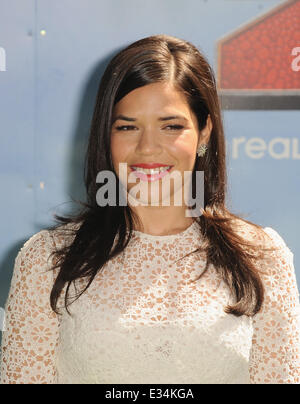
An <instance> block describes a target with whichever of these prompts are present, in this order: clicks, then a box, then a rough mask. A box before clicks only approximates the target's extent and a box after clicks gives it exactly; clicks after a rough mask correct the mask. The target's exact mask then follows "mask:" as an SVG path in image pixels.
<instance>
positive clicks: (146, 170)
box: [132, 166, 171, 175]
mask: <svg viewBox="0 0 300 404" xmlns="http://www.w3.org/2000/svg"><path fill="white" fill-rule="evenodd" d="M170 167H171V166H167V167H158V168H141V167H134V166H132V169H133V170H134V171H137V172H140V173H142V174H151V175H154V174H159V173H161V172H163V171H166V170H168V169H169V168H170Z"/></svg>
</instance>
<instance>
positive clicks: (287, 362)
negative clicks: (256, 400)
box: [249, 227, 300, 384]
mask: <svg viewBox="0 0 300 404" xmlns="http://www.w3.org/2000/svg"><path fill="white" fill-rule="evenodd" d="M264 230H265V232H266V233H267V234H268V235H269V236H270V237H271V239H272V241H273V243H275V245H276V246H278V250H277V251H274V252H271V253H270V256H269V258H268V259H267V260H265V261H264V262H263V263H262V266H263V271H264V272H265V275H263V280H264V284H265V289H266V294H265V301H264V304H263V307H262V310H261V311H260V312H259V313H257V314H256V315H255V316H254V317H253V328H254V333H253V341H252V349H251V354H250V363H249V371H250V380H251V383H252V384H299V383H300V304H299V291H298V287H297V282H296V275H295V268H294V263H293V253H292V252H291V251H290V249H289V248H288V247H287V246H286V244H285V242H284V240H283V239H282V238H281V236H280V235H279V234H278V233H277V232H276V231H275V230H274V229H272V228H270V227H266V228H265V229H264Z"/></svg>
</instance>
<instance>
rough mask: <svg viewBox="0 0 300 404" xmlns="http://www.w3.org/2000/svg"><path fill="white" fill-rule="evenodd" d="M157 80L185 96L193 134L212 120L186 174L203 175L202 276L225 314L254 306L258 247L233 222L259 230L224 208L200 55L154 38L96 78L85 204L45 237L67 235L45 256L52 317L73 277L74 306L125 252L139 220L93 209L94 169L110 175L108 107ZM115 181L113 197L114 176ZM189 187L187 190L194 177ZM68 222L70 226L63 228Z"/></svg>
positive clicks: (127, 212)
mask: <svg viewBox="0 0 300 404" xmlns="http://www.w3.org/2000/svg"><path fill="white" fill-rule="evenodd" d="M160 81H165V82H169V83H172V84H173V85H174V87H175V88H176V89H177V90H178V91H181V92H182V93H183V94H184V95H185V97H186V99H187V102H188V104H189V106H190V108H191V110H192V111H193V112H194V114H195V115H196V116H197V119H198V125H199V130H200V131H201V130H202V129H203V128H204V127H205V125H206V119H207V117H208V114H210V116H211V119H212V124H213V129H212V132H211V136H210V139H209V143H208V150H207V153H206V154H205V156H204V157H197V158H196V162H195V167H194V171H193V173H195V171H196V170H200V171H204V211H203V212H202V214H200V215H199V220H198V222H199V228H200V231H201V233H202V235H203V236H204V238H205V240H206V243H205V245H201V246H199V249H203V248H205V250H206V256H207V262H206V270H207V268H208V267H209V265H210V264H212V265H214V267H215V268H216V269H217V270H218V271H219V272H220V273H221V274H222V278H223V279H224V281H225V282H226V284H227V285H228V287H229V288H230V290H231V292H232V294H233V295H234V296H235V297H236V302H235V304H234V305H232V306H228V307H226V308H225V311H226V312H227V313H231V314H234V315H236V316H241V315H247V316H251V315H254V314H256V313H257V312H258V311H259V310H260V308H261V306H262V303H263V299H264V287H263V283H262V280H261V277H260V274H259V271H258V269H257V266H256V265H255V260H254V258H255V257H256V258H257V257H258V256H260V254H258V255H257V252H260V251H261V250H262V248H261V246H258V245H256V244H254V243H252V242H250V241H249V240H246V239H244V238H243V237H242V236H240V235H239V234H238V232H237V231H236V228H235V225H234V224H235V223H237V221H239V222H240V221H243V223H248V225H252V226H254V228H255V229H256V230H257V231H258V232H263V229H262V227H261V226H259V225H257V224H254V223H251V222H250V221H248V220H246V219H243V218H241V217H240V216H238V215H236V214H234V213H232V212H230V211H229V210H228V209H227V208H226V201H225V195H226V184H227V177H226V175H227V174H226V151H225V138H224V130H223V123H222V116H221V108H220V103H219V98H218V94H217V89H216V82H215V77H214V72H213V70H212V68H211V67H210V65H209V63H208V61H207V60H206V58H205V56H204V55H203V54H202V52H200V50H199V49H197V48H196V47H195V46H194V45H193V44H191V43H190V42H188V41H186V40H182V39H178V38H176V37H172V36H168V35H155V36H150V37H147V38H143V39H141V40H138V41H136V42H134V43H132V44H131V45H129V46H128V47H126V48H125V49H123V50H122V51H121V52H119V53H118V54H116V55H115V56H114V57H113V58H112V60H111V61H110V63H109V64H108V66H107V67H106V70H105V72H104V74H103V76H102V78H101V81H100V86H99V89H98V94H97V99H96V104H95V108H94V113H93V118H92V123H91V129H90V137H89V143H88V148H87V152H86V158H85V170H84V178H85V186H86V192H87V200H86V202H79V204H80V209H79V211H78V212H77V213H75V214H73V215H68V216H67V215H66V216H59V215H55V220H56V221H57V223H56V225H55V226H53V227H52V228H51V229H49V230H50V234H51V231H55V230H59V231H61V232H63V233H64V234H67V232H68V234H70V233H69V232H70V231H71V233H72V232H73V233H72V234H73V238H72V242H70V243H69V244H68V245H66V246H64V247H63V248H60V249H56V250H55V251H53V254H54V255H55V258H56V260H55V265H54V266H53V268H52V269H55V268H58V269H59V271H58V275H57V277H56V280H55V283H54V286H53V289H52V291H51V296H50V302H51V307H52V309H53V310H54V311H55V312H56V313H57V314H59V312H58V310H57V303H58V299H59V297H60V295H61V293H62V291H63V289H64V287H65V286H67V287H66V291H65V296H64V297H65V299H64V302H65V307H66V309H67V311H68V306H69V304H71V303H72V302H69V298H68V294H69V288H70V286H71V284H72V282H74V281H75V280H76V279H79V278H85V279H86V280H87V284H86V286H85V288H84V289H83V290H81V292H80V293H78V294H77V295H76V296H75V300H76V299H78V298H79V297H80V296H81V295H82V293H84V292H85V291H86V290H87V288H88V287H89V286H90V284H91V283H92V281H93V279H94V278H95V276H96V275H97V273H98V272H99V271H100V270H101V268H102V267H103V266H104V264H105V263H106V262H107V261H109V260H111V259H112V258H113V257H115V256H116V255H118V254H119V253H121V252H122V251H123V250H124V249H125V248H126V246H127V245H128V242H129V240H130V238H131V236H132V230H133V229H134V223H135V221H137V222H139V220H138V218H137V217H135V215H134V213H133V211H132V210H131V209H130V207H129V206H108V205H107V206H104V207H100V206H98V204H97V202H96V193H97V191H98V188H99V185H97V183H96V177H97V174H98V173H99V171H102V170H110V171H113V172H114V173H115V170H114V167H113V164H112V158H111V147H110V133H111V126H112V113H113V108H114V105H115V104H116V103H117V102H118V101H119V100H121V99H122V98H123V97H124V96H126V94H128V93H130V92H131V91H133V90H134V89H136V88H139V87H142V86H145V85H147V84H151V83H156V82H160ZM115 174H116V173H115ZM116 179H117V193H118V190H119V183H118V177H117V175H116ZM192 184H193V189H194V190H195V176H194V177H193V182H192ZM117 200H119V195H117ZM68 224H71V226H66V225H68ZM72 224H75V225H76V226H72ZM72 228H73V230H72ZM127 230H129V233H127ZM116 236H118V237H117V242H116V243H114V241H115V237H116ZM204 272H205V271H204ZM198 279H199V278H198ZM68 313H69V311H68ZM69 314H70V313H69Z"/></svg>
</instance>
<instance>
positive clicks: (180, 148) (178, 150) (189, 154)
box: [172, 138, 197, 168]
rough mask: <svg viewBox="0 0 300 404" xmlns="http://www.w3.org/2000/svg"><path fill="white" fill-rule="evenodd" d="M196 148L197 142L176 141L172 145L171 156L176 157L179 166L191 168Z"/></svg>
mask: <svg viewBox="0 0 300 404" xmlns="http://www.w3.org/2000/svg"><path fill="white" fill-rule="evenodd" d="M196 148H197V140H196V141H194V139H193V140H191V139H190V138H189V139H187V138H185V139H184V138H183V139H178V141H177V142H175V143H174V144H173V145H172V154H173V155H175V156H177V157H178V160H179V161H180V165H181V166H184V167H189V168H192V166H193V164H194V161H195V158H196Z"/></svg>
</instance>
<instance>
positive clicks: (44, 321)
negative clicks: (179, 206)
mask: <svg viewBox="0 0 300 404" xmlns="http://www.w3.org/2000/svg"><path fill="white" fill-rule="evenodd" d="M264 230H265V233H266V234H268V235H269V236H270V237H271V238H270V240H271V242H272V244H276V245H277V246H278V250H277V251H275V252H272V253H269V255H268V257H267V258H266V259H265V260H264V261H263V262H261V263H260V265H261V268H262V269H263V272H264V275H263V281H264V285H265V288H266V297H265V301H264V304H263V308H262V310H261V312H259V313H258V314H256V315H255V316H254V317H252V318H249V317H247V316H241V317H236V316H233V315H229V314H226V313H225V312H224V307H225V306H227V305H228V304H232V303H234V299H233V297H232V296H231V294H230V291H229V289H228V287H227V286H226V284H225V283H224V281H223V280H222V279H221V277H220V275H219V274H218V272H217V271H216V269H215V268H214V267H213V266H209V268H208V270H207V271H206V272H205V273H204V274H203V276H202V277H201V278H200V279H199V280H198V281H195V282H193V279H195V278H196V277H197V276H198V275H200V274H201V273H202V272H203V270H204V268H205V264H206V258H205V253H204V251H201V250H200V251H197V252H195V250H196V249H197V248H198V246H199V245H201V243H203V239H202V235H201V233H200V231H199V228H198V224H197V223H196V222H194V223H193V224H192V225H191V226H189V227H188V228H187V229H186V230H185V231H183V232H181V233H179V234H176V235H170V236H153V235H149V234H146V233H141V232H138V231H134V234H133V238H132V239H131V240H130V242H129V244H128V246H127V248H126V249H125V250H124V251H123V252H122V253H121V254H119V255H118V256H117V257H115V258H114V259H112V260H111V261H109V262H108V263H107V264H106V265H105V266H104V267H103V269H102V270H101V271H100V272H99V273H98V274H97V276H96V278H95V279H94V281H93V283H92V284H91V286H90V287H89V289H88V290H87V291H86V292H85V293H84V294H83V295H82V296H81V297H80V298H79V299H78V300H77V301H75V302H74V303H73V304H72V305H71V306H70V307H69V310H70V312H71V314H72V317H70V316H69V315H68V314H67V313H66V311H65V310H63V312H62V315H61V316H57V315H56V314H55V313H53V311H52V310H51V307H50V302H49V295H50V291H51V288H52V285H53V282H54V279H55V276H56V272H55V271H50V272H46V270H47V269H48V268H50V265H51V262H50V261H49V260H48V258H49V255H50V252H51V251H52V249H53V242H55V244H56V245H57V246H60V245H62V243H65V242H66V239H63V238H62V237H61V236H60V235H59V234H58V233H57V234H56V236H55V237H54V239H52V237H51V236H50V233H49V232H48V231H47V230H43V231H41V232H39V233H37V234H35V235H34V236H33V237H32V238H30V239H29V240H28V241H27V242H26V243H25V244H24V246H23V248H22V249H21V250H20V252H19V254H18V256H17V257H16V261H15V267H14V273H13V278H12V282H11V288H10V292H9V296H8V299H7V302H6V307H5V311H6V329H7V331H5V332H3V337H2V349H1V374H0V380H1V383H2V384H88V383H89V384H91V383H95V384H102V383H123V384H128V383H179V384H180V383H181V384H182V383H196V384H198V383H201V384H208V383H210V384H251V383H252V384H268V383H273V384H277V383H278V384H281V383H282V384H283V383H294V384H296V383H299V382H300V304H299V292H298V288H297V283H296V275H295V269H294V266H293V254H292V252H291V251H290V250H289V248H288V247H287V246H286V244H285V242H284V241H283V239H282V238H281V237H280V236H279V234H278V233H277V232H276V231H275V230H274V229H272V228H269V227H268V228H265V229H264ZM241 232H242V233H243V234H245V235H247V236H248V237H254V238H255V237H256V235H255V233H254V232H252V230H249V228H248V227H246V226H245V227H244V228H242V230H241ZM251 232H252V233H251ZM48 261H49V262H48ZM83 283H84V280H79V281H77V282H76V286H78V285H79V286H81V285H82V284H83ZM73 291H74V292H75V289H74V286H73ZM71 293H72V288H71ZM60 307H63V299H60Z"/></svg>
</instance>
